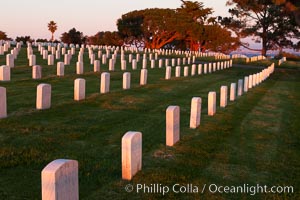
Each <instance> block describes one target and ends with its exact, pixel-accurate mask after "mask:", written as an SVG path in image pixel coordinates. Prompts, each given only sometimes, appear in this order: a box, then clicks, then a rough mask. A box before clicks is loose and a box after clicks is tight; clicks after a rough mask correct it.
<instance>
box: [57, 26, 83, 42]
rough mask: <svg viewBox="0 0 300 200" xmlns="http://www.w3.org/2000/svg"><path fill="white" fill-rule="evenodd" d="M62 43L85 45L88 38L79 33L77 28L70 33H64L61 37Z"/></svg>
mask: <svg viewBox="0 0 300 200" xmlns="http://www.w3.org/2000/svg"><path fill="white" fill-rule="evenodd" d="M60 39H61V41H62V42H64V43H67V44H71V43H72V44H85V42H86V41H87V37H86V36H84V35H83V33H82V32H80V31H77V30H76V29H75V28H72V29H70V30H69V32H64V33H63V34H62V35H61V37H60Z"/></svg>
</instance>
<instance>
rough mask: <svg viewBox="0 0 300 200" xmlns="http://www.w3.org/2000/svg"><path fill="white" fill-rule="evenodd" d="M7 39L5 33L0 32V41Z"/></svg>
mask: <svg viewBox="0 0 300 200" xmlns="http://www.w3.org/2000/svg"><path fill="white" fill-rule="evenodd" d="M7 39H8V38H7V35H6V33H5V32H3V31H0V40H7Z"/></svg>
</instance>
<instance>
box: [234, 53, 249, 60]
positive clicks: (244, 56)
mask: <svg viewBox="0 0 300 200" xmlns="http://www.w3.org/2000/svg"><path fill="white" fill-rule="evenodd" d="M237 58H248V57H247V56H246V55H244V54H232V55H231V59H237Z"/></svg>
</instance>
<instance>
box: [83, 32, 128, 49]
mask: <svg viewBox="0 0 300 200" xmlns="http://www.w3.org/2000/svg"><path fill="white" fill-rule="evenodd" d="M88 43H89V44H95V45H110V46H121V45H123V40H122V39H121V38H120V35H119V33H118V32H116V31H114V32H110V31H106V32H98V33H97V34H96V35H94V36H91V37H88Z"/></svg>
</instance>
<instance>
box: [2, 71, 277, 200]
mask: <svg viewBox="0 0 300 200" xmlns="http://www.w3.org/2000/svg"><path fill="white" fill-rule="evenodd" d="M273 71H274V66H270V67H268V68H267V69H265V70H263V71H262V72H260V73H262V74H263V75H264V76H262V77H263V78H267V77H268V76H269V75H270V74H271V73H273ZM242 81H243V80H242V79H240V80H239V84H238V85H242ZM238 91H239V90H238ZM0 92H1V88H0ZM238 93H239V92H238ZM226 96H227V86H222V87H221V95H220V98H221V101H220V104H221V105H223V106H224V105H225V106H226V104H227V102H225V101H227V97H226ZM223 106H221V107H223ZM215 112H216V92H209V94H208V114H209V115H214V113H215ZM200 118H201V98H200V97H194V98H193V99H192V102H191V115H190V128H193V129H194V128H197V127H198V126H199V125H200ZM179 140H180V108H179V106H169V107H168V108H167V109H166V145H167V146H173V145H174V144H175V143H176V142H178V141H179ZM121 145H122V147H121V149H122V152H121V154H122V158H121V159H122V179H124V180H131V179H132V178H133V176H134V175H135V174H136V173H137V172H139V171H140V170H141V169H142V133H141V132H136V131H128V132H127V133H126V134H125V135H124V136H123V137H122V142H121ZM41 179H42V199H43V200H45V199H78V198H79V188H78V185H79V184H78V161H76V160H66V159H58V160H54V161H52V162H51V163H49V164H48V165H47V166H46V167H45V168H44V169H43V170H42V173H41Z"/></svg>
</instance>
